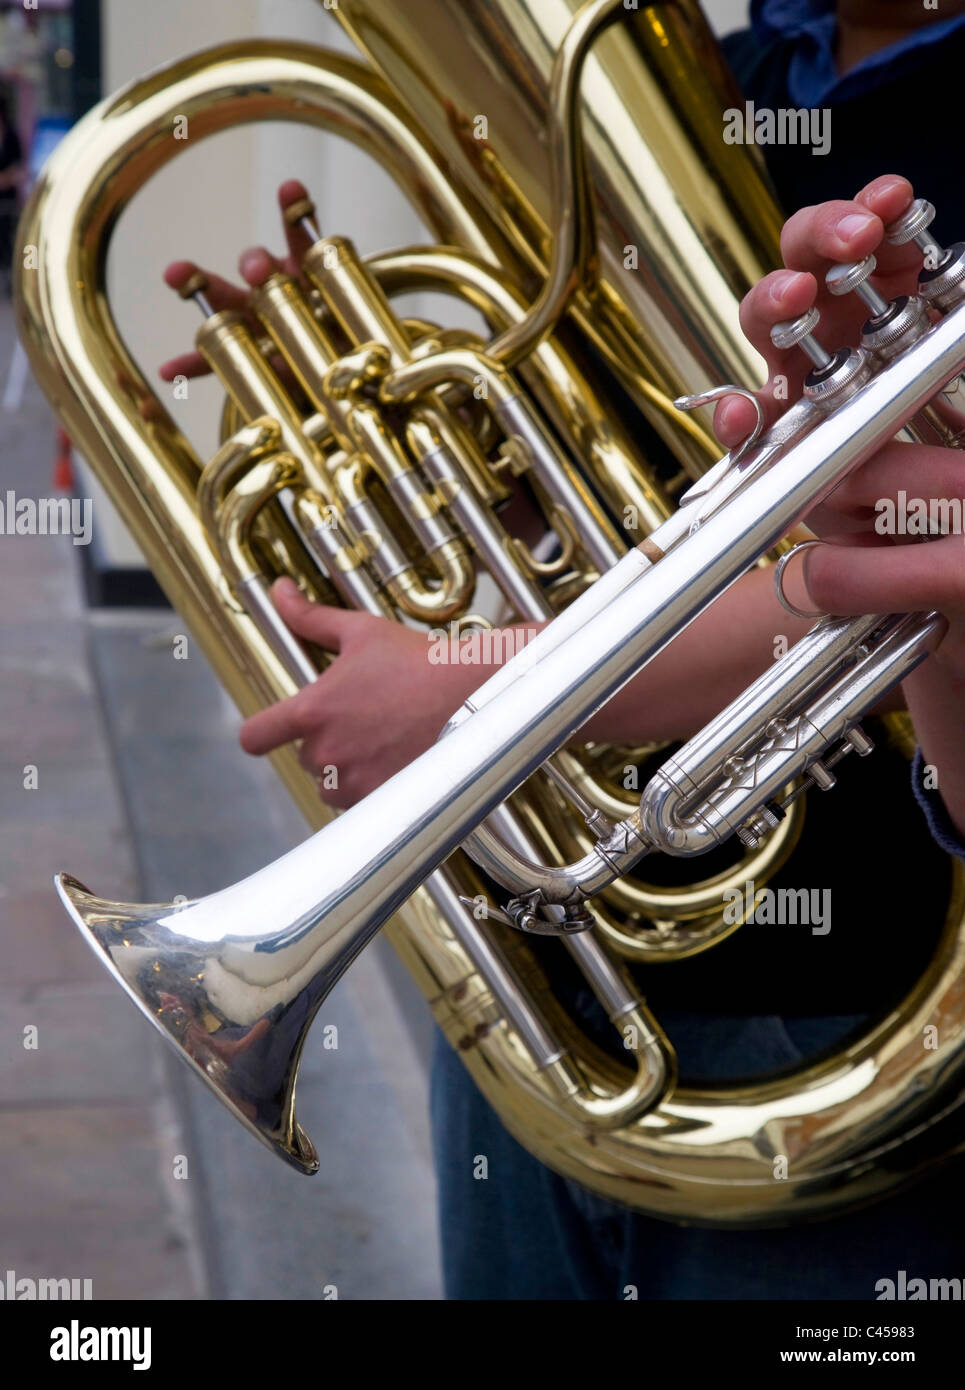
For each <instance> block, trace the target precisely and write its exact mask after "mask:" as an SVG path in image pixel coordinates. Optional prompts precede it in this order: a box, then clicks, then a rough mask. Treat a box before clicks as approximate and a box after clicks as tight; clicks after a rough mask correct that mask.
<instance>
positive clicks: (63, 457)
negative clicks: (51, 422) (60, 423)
mask: <svg viewBox="0 0 965 1390" xmlns="http://www.w3.org/2000/svg"><path fill="white" fill-rule="evenodd" d="M74 486H75V479H74V466H73V463H72V461H71V443H70V436H69V435H68V434H67V432H66V430H62V429H60V428H58V430H57V455H56V458H55V459H54V487H55V488H57V490H58V491H59V492H73V490H74Z"/></svg>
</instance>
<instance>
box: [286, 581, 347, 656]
mask: <svg viewBox="0 0 965 1390" xmlns="http://www.w3.org/2000/svg"><path fill="white" fill-rule="evenodd" d="M271 597H272V601H273V602H274V605H275V607H276V608H277V609H278V612H279V613H280V614H281V616H282V617H283V618H284V620H285V622H286V623H287V625H288V626H289V627H290V628H291V630H292V632H294V633H295V635H296V636H298V637H305V638H307V640H308V641H309V642H314V643H315V644H316V645H317V646H319V647H324V648H325V650H326V651H329V652H338V651H341V647H342V642H343V641H344V639H345V638H346V637H347V636H348V632H349V628H350V626H351V624H352V622H353V620H355V619H357V618H358V617H359V614H358V613H353V612H351V611H350V610H349V609H346V608H334V607H331V606H330V605H329V604H327V603H315V602H314V601H313V600H312V599H307V598H306V597H305V595H304V594H303V593H302V591H301V590H300V589H299V587H298V585H297V584H296V583H295V581H294V580H293V579H287V578H286V579H278V580H276V581H275V583H274V584H273V585H272V588H271Z"/></svg>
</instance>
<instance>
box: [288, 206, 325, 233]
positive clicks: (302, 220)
mask: <svg viewBox="0 0 965 1390" xmlns="http://www.w3.org/2000/svg"><path fill="white" fill-rule="evenodd" d="M285 221H286V222H287V224H288V226H289V227H301V229H302V231H303V232H304V233H305V235H306V236H307V237H309V238H310V239H311V240H312V241H313V242H316V241H321V239H322V233H321V229H320V227H319V225H318V221H317V218H316V216H315V204H314V203H313V202H312V200H311V198H307V197H306V198H297V199H296V200H295V202H294V203H289V204H288V207H287V208H286V209H285Z"/></svg>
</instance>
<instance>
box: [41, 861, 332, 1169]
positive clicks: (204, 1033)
mask: <svg viewBox="0 0 965 1390" xmlns="http://www.w3.org/2000/svg"><path fill="white" fill-rule="evenodd" d="M54 883H55V885H56V888H57V892H58V894H59V895H60V900H61V902H62V903H63V904H64V907H65V908H66V909H67V911H68V912H69V913H70V915H71V917H72V918H73V920H74V922H75V923H76V924H77V926H78V927H79V928H80V930H81V935H82V936H83V937H84V939H85V940H86V941H87V943H88V944H89V945H90V947H91V949H92V950H93V951H94V953H95V954H96V955H97V957H98V959H100V960H101V961H102V963H103V964H104V965H105V966H106V967H107V969H108V970H109V971H110V972H111V974H112V975H113V976H114V978H115V979H116V980H117V982H118V984H119V985H121V987H122V988H123V989H124V991H125V992H126V994H127V995H128V997H129V998H130V999H132V1000H133V1002H134V1003H135V1004H136V1005H137V1007H138V1008H139V1009H140V1011H141V1013H142V1014H143V1015H144V1017H145V1018H147V1019H149V1020H150V1022H151V1023H153V1025H154V1027H155V1028H156V1029H157V1030H158V1032H159V1033H161V1034H162V1036H163V1037H164V1038H165V1039H166V1040H167V1041H168V1042H169V1043H173V1044H175V1051H176V1052H177V1054H178V1056H179V1057H181V1059H182V1060H183V1061H184V1062H185V1063H186V1064H187V1065H188V1066H189V1067H190V1068H191V1069H192V1070H193V1071H194V1073H195V1074H196V1075H197V1076H199V1077H200V1078H201V1080H202V1081H204V1083H205V1084H206V1085H207V1086H208V1087H209V1088H210V1089H211V1090H212V1091H213V1092H214V1093H215V1095H216V1096H217V1097H218V1099H219V1100H220V1101H221V1102H222V1104H224V1105H226V1106H227V1107H228V1109H229V1110H230V1111H231V1113H232V1114H233V1115H234V1116H235V1117H236V1119H238V1120H239V1121H240V1122H241V1124H243V1125H244V1126H245V1128H246V1129H247V1130H249V1131H250V1132H251V1133H252V1134H254V1135H255V1136H256V1137H257V1138H258V1139H260V1140H261V1141H262V1143H263V1144H266V1145H267V1146H268V1148H270V1149H271V1150H272V1151H273V1152H274V1153H276V1154H278V1156H279V1157H280V1158H283V1159H284V1160H285V1162H286V1163H288V1164H290V1165H291V1166H292V1167H293V1168H296V1169H297V1170H298V1171H299V1172H301V1173H306V1174H313V1173H316V1172H317V1171H318V1166H319V1162H318V1154H317V1152H316V1150H315V1146H314V1145H313V1144H312V1141H311V1140H310V1139H309V1138H308V1135H307V1134H306V1133H305V1131H304V1130H303V1129H302V1127H301V1125H299V1124H298V1122H297V1121H296V1119H295V1080H296V1074H297V1071H298V1064H299V1060H300V1057H301V1050H302V1045H303V1043H304V1040H305V1037H306V1035H307V1033H308V1029H309V1027H310V1025H311V1021H312V1017H313V1016H314V1013H315V1009H316V1008H317V1007H318V1004H319V1003H321V998H319V999H318V1000H316V1001H312V1000H310V999H309V998H307V997H306V991H305V990H304V988H302V987H300V985H299V983H298V982H297V979H296V980H293V979H291V978H290V977H289V978H286V976H285V974H284V973H283V972H284V969H285V968H286V967H284V966H282V969H281V970H277V969H275V968H274V967H273V962H272V953H271V952H265V951H259V949H258V945H257V944H255V945H254V947H253V948H252V943H251V942H250V941H245V942H242V941H239V942H238V943H237V945H238V947H240V948H242V949H241V950H240V951H238V953H237V955H238V959H237V960H236V961H235V962H234V964H235V967H237V966H239V965H240V963H241V961H242V959H245V960H247V961H248V962H249V967H250V965H251V963H252V962H254V963H255V964H256V966H258V967H260V968H258V969H255V970H251V969H250V968H249V969H248V970H247V971H246V972H245V973H246V974H247V975H248V976H249V977H250V976H251V975H253V974H256V975H258V976H260V978H259V979H258V980H257V982H254V981H253V980H252V979H251V978H244V976H243V974H242V972H241V971H240V970H238V969H237V968H236V969H235V970H232V968H231V964H232V963H231V959H230V954H231V950H230V944H228V945H225V943H220V945H221V949H219V950H218V951H217V953H214V952H213V951H212V944H209V943H207V942H205V941H203V940H201V939H199V938H198V937H197V936H194V935H192V933H191V930H190V929H188V930H186V928H188V926H189V923H190V921H191V918H192V915H193V914H192V908H195V909H197V908H201V907H203V905H204V904H203V902H195V903H191V902H185V903H183V904H180V903H146V904H133V903H119V902H111V901H110V900H108V899H106V898H97V897H95V896H94V895H93V894H92V893H91V892H89V890H88V889H87V888H85V887H84V885H83V884H82V883H80V882H78V880H77V879H75V878H72V877H71V876H70V875H69V874H58V875H57V876H56V877H55V879H54ZM244 948H247V949H244ZM276 959H277V958H276ZM279 963H280V962H279ZM266 1005H267V1006H268V1007H266Z"/></svg>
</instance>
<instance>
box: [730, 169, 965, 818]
mask: <svg viewBox="0 0 965 1390" xmlns="http://www.w3.org/2000/svg"><path fill="white" fill-rule="evenodd" d="M911 197H912V189H911V185H910V184H909V183H908V182H907V181H906V180H905V179H901V178H896V177H893V176H889V177H885V178H880V179H876V180H875V181H874V182H873V183H871V184H869V185H868V186H867V188H865V189H863V190H862V192H861V193H859V194H858V196H857V198H856V199H855V201H854V202H850V203H846V202H830V203H823V204H820V205H819V206H817V207H812V208H805V209H803V210H802V211H801V212H799V213H797V214H795V216H794V217H792V218H791V219H790V220H789V221H788V222H787V224H786V225H785V227H784V232H783V235H782V239H781V247H782V252H783V255H784V259H785V263H786V265H787V267H788V268H787V269H786V270H783V271H775V272H774V273H773V274H771V275H768V276H766V277H765V278H764V279H763V280H762V281H761V282H760V283H759V284H758V285H757V286H755V288H754V289H753V290H752V291H751V292H750V293H749V294H748V295H747V297H746V298H745V300H744V302H743V304H742V306H741V324H742V327H743V329H744V332H745V334H746V335H747V337H748V338H749V340H750V341H751V342H752V343H753V344H754V346H755V347H756V348H757V349H758V350H759V351H760V352H761V353H762V355H763V356H764V358H765V360H766V361H767V364H768V385H767V386H766V387H765V388H764V390H763V391H762V392H761V393H760V400H761V402H762V404H763V406H764V409H765V413H766V416H767V419H768V421H769V422H770V421H771V420H773V419H775V418H776V417H777V416H778V415H779V414H780V413H781V412H782V410H784V409H786V408H787V407H788V405H789V404H790V403H791V402H793V401H794V400H795V399H796V398H797V396H799V394H800V389H801V385H802V382H803V379H804V376H805V374H806V372H807V369H808V362H807V359H806V357H805V355H804V354H803V353H802V352H800V350H798V349H794V350H792V351H791V352H778V351H776V350H775V349H774V348H773V346H772V345H771V342H770V336H769V330H770V328H771V326H772V325H773V324H775V323H777V322H779V321H781V320H783V319H789V318H794V317H796V316H797V315H798V314H801V313H804V312H805V311H806V310H807V309H809V308H810V307H811V306H812V305H814V304H817V306H818V308H819V310H820V312H821V324H820V327H819V329H818V337H819V339H820V341H822V342H823V343H824V345H825V346H826V347H827V348H828V349H829V350H831V349H834V348H838V347H841V346H845V345H850V346H854V345H856V344H857V343H858V342H859V340H860V331H861V324H862V322H863V320H864V319H865V318H866V310H865V309H864V306H863V305H862V304H861V301H860V300H859V299H858V298H857V297H856V296H855V295H845V296H843V297H841V298H836V297H834V296H832V295H831V294H829V293H828V292H827V290H826V289H825V285H824V275H825V272H826V271H827V270H828V269H829V267H830V265H831V264H833V263H834V262H836V261H851V260H860V259H862V258H863V257H865V256H867V255H868V254H870V253H874V254H875V256H876V258H877V260H878V270H877V272H876V274H875V283H876V285H877V287H878V289H879V290H880V292H881V293H882V294H883V295H884V296H885V297H887V298H889V299H890V298H894V297H895V296H897V295H899V294H913V293H914V292H915V288H916V284H917V279H918V271H919V269H920V264H921V253H920V251H919V250H918V248H917V247H915V246H914V245H911V246H904V247H891V246H889V245H888V244H887V242H885V241H884V239H883V238H884V226H885V224H887V223H889V222H891V221H893V220H894V219H895V218H896V217H897V216H898V215H899V214H900V213H901V212H903V211H904V209H905V208H906V207H907V206H908V203H909V202H910V200H911ZM781 378H783V379H784V380H785V381H786V383H787V387H788V389H787V391H786V393H779V394H783V395H785V396H786V398H785V399H780V398H779V394H776V393H775V386H776V384H777V382H778V380H779V379H781ZM753 415H754V412H753V408H752V407H751V406H750V404H749V402H747V401H745V400H743V399H741V398H739V397H731V398H729V399H727V400H725V401H723V402H721V404H720V405H719V406H718V409H717V415H716V418H715V426H716V428H717V431H718V434H719V436H720V437H721V439H722V441H723V442H724V443H725V444H727V445H728V447H733V446H734V445H735V444H736V443H738V442H739V440H740V439H742V438H744V437H745V436H746V434H747V432H748V429H749V428H750V427H751V426H752V424H753ZM902 489H904V490H905V492H906V493H907V494H908V495H909V496H915V497H920V498H922V499H925V500H926V501H930V500H932V499H943V500H951V499H959V500H960V499H962V498H963V497H965V455H963V454H962V453H961V452H959V451H958V450H952V449H943V448H933V447H929V446H926V445H917V444H901V443H891V444H888V445H886V446H885V447H884V448H883V449H881V450H880V451H879V453H878V454H876V455H875V456H874V458H872V459H871V460H869V461H868V462H867V463H866V464H864V465H863V466H862V467H861V468H859V469H857V470H856V471H855V472H854V473H852V474H851V475H850V477H848V478H847V479H846V480H845V481H844V482H843V483H842V484H841V485H840V486H839V487H838V488H837V489H836V490H835V491H834V492H833V493H832V494H831V496H830V497H829V498H827V499H826V501H825V503H824V504H823V505H822V506H821V507H820V508H817V509H816V510H815V512H814V513H812V515H811V516H810V517H809V518H808V522H809V524H810V525H811V526H812V527H813V528H814V529H815V530H816V531H817V533H818V534H819V535H820V536H821V537H822V539H823V540H825V541H826V542H827V544H825V545H823V546H820V547H815V548H812V549H810V550H808V551H806V552H805V553H804V555H803V557H802V565H801V572H802V577H803V581H804V584H805V586H806V589H807V592H808V594H809V596H810V602H811V604H812V605H813V606H814V608H815V609H816V610H818V611H820V612H825V613H835V614H840V615H841V616H850V615H855V614H861V613H910V612H918V611H922V610H929V609H937V610H938V611H939V612H941V613H942V614H943V616H944V617H945V618H946V619H947V622H948V629H947V632H946V634H945V636H944V638H943V639H942V641H941V644H940V645H939V647H938V648H937V650H936V652H935V654H934V655H933V657H931V658H930V659H929V660H928V661H927V662H926V663H925V664H924V665H923V666H922V667H920V668H919V669H918V670H917V671H916V672H915V673H914V674H913V675H912V676H911V677H910V678H909V679H908V680H907V681H905V682H904V685H903V689H904V693H905V697H906V699H907V701H908V706H909V709H910V711H911V713H912V717H913V719H914V721H915V726H916V732H917V734H918V738H919V742H920V744H921V746H922V751H923V753H924V756H925V759H926V761H928V762H931V763H933V764H934V765H935V766H936V767H937V768H938V772H939V778H938V780H939V790H940V791H941V794H942V796H943V799H944V800H945V803H946V806H947V807H948V810H949V812H950V813H951V815H952V818H953V820H954V821H955V823H956V824H957V825H958V827H959V829H960V830H963V831H965V752H963V751H961V750H963V749H965V739H963V737H962V734H963V732H965V728H963V712H965V548H963V537H962V535H961V534H952V535H946V536H940V537H935V538H933V539H928V540H927V541H926V542H925V543H922V544H918V543H911V544H909V543H907V542H909V541H912V542H914V541H915V540H916V539H917V538H916V537H913V536H911V537H910V536H903V535H895V536H892V535H885V534H880V533H879V531H878V530H877V529H876V527H875V523H876V521H877V520H878V519H879V517H880V516H881V515H882V508H883V506H884V504H885V503H886V502H888V501H890V502H891V503H892V504H893V505H895V506H896V507H897V502H898V493H899V491H901V490H902Z"/></svg>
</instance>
